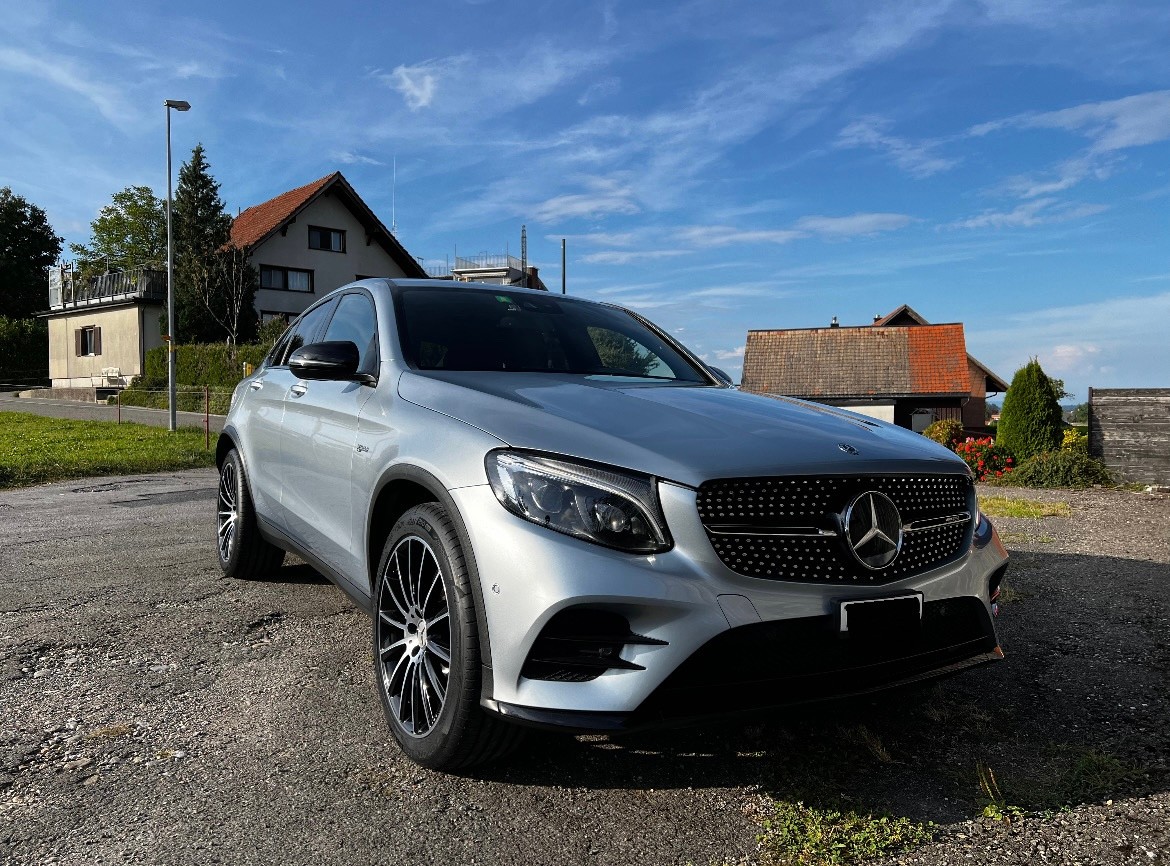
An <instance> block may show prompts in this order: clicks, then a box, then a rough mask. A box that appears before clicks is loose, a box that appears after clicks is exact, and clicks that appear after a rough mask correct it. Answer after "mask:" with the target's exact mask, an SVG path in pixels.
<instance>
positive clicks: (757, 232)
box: [677, 226, 805, 247]
mask: <svg viewBox="0 0 1170 866" xmlns="http://www.w3.org/2000/svg"><path fill="white" fill-rule="evenodd" d="M677 237H678V239H679V240H680V241H682V242H684V243H688V244H692V245H693V246H696V247H725V246H730V245H731V244H759V243H766V244H786V243H790V242H791V241H794V240H796V239H797V238H801V237H805V235H804V233H803V232H798V231H792V230H791V229H738V228H735V227H733V226H688V227H686V228H684V229H680V230H679V232H678V235H677Z"/></svg>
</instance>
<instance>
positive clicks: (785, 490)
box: [697, 475, 975, 586]
mask: <svg viewBox="0 0 1170 866" xmlns="http://www.w3.org/2000/svg"><path fill="white" fill-rule="evenodd" d="M870 490H872V491H877V492H879V493H882V494H884V495H885V496H888V497H889V498H890V500H891V501H893V503H894V505H895V506H896V507H897V509H898V513H899V514H900V516H901V518H902V523H903V526H904V527H905V534H904V540H903V544H902V550H901V552H900V553H899V554H898V556H897V558H895V559H894V560H893V562H892V563H890V564H889V565H888V566H886V567H885V568H882V569H876V570H874V569H869V568H866V567H865V566H864V565H862V564H861V563H859V562H858V561H857V559H856V558H855V557H854V556H853V553H852V551H851V550H850V547H849V545H848V543H847V542H846V539H845V530H844V525H843V520H842V515H843V512H844V511H845V509H846V508H847V507H848V505H849V503H850V502H852V501H853V500H854V499H855V498H856V497H857V496H858V495H860V494H862V493H864V492H865V491H870ZM697 504H698V510H699V519H700V520H701V521H702V523H703V527H704V528H705V529H706V530H707V537H708V538H709V539H710V540H711V546H712V547H713V548H714V549H715V552H716V554H718V556H719V559H720V560H721V561H722V562H723V564H724V565H726V566H727V567H728V568H730V569H731V570H733V571H735V572H737V573H739V574H743V575H746V576H748V577H759V578H764V579H767V580H789V581H802V582H810V583H836V584H847V585H867V586H877V585H881V584H885V583H891V582H893V581H895V580H901V579H903V578H906V577H912V576H913V575H916V574H921V573H923V572H926V571H929V570H931V569H933V568H938V567H939V566H941V565H945V564H946V563H948V562H952V561H954V560H955V559H957V558H958V557H960V556H961V555H962V554H963V553H964V552H966V550H967V547H968V545H969V544H970V542H971V532H972V527H973V524H974V521H973V520H972V519H971V518H972V516H973V515H974V514H975V488H974V485H973V484H972V483H971V480H970V478H969V477H968V476H967V475H882V476H835V475H830V476H800V477H783V478H725V479H719V480H716V481H707V482H705V483H704V484H703V485H702V486H700V487H699V491H698V497H697Z"/></svg>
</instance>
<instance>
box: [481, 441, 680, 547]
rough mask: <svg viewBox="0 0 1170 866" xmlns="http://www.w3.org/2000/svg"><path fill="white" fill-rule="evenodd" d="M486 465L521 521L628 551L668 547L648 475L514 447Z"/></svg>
mask: <svg viewBox="0 0 1170 866" xmlns="http://www.w3.org/2000/svg"><path fill="white" fill-rule="evenodd" d="M484 465H485V466H486V468H487V475H488V480H489V481H490V482H491V485H492V490H493V491H494V492H495V494H496V498H497V499H498V500H500V504H501V505H503V506H504V507H505V508H507V509H508V510H509V511H511V512H512V513H513V514H516V515H519V516H520V517H523V518H524V519H525V520H531V521H532V522H533V523H536V524H539V525H540V526H545V527H548V528H549V529H553V530H555V531H557V532H563V533H565V534H566V535H572V536H575V537H577V538H583V539H585V540H586V541H592V542H594V543H595V544H603V545H605V546H606V547H615V548H617V549H618V550H625V551H629V552H630V553H657V552H660V551H663V550H666V549H668V548H669V547H670V539H669V538H668V536H667V534H666V530H665V528H664V527H665V520H663V518H662V515H661V511H660V509H659V507H658V500H657V497H656V496H655V492H654V487H653V485H652V483H651V481H650V480H649V479H644V478H638V477H637V476H633V475H626V474H624V473H621V472H615V471H611V470H607V469H597V468H594V467H591V466H583V465H581V464H578V463H569V462H567V461H563V460H553V459H550V458H548V457H536V456H534V455H530V454H518V453H516V452H514V451H492V452H490V453H489V454H488V455H487V457H486V458H485V459H484Z"/></svg>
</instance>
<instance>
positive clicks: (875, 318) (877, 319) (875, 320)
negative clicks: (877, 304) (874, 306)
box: [873, 313, 882, 325]
mask: <svg viewBox="0 0 1170 866" xmlns="http://www.w3.org/2000/svg"><path fill="white" fill-rule="evenodd" d="M881 320H882V314H881V313H874V314H873V323H874V324H875V325H876V324H877V323H878V322H880V321H881Z"/></svg>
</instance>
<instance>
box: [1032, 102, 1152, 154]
mask: <svg viewBox="0 0 1170 866" xmlns="http://www.w3.org/2000/svg"><path fill="white" fill-rule="evenodd" d="M1022 125H1024V126H1032V127H1044V128H1050V129H1066V130H1069V131H1075V132H1080V133H1081V134H1083V135H1085V136H1088V137H1089V138H1091V139H1092V140H1093V146H1092V150H1093V151H1094V152H1096V153H1104V152H1108V151H1112V150H1122V149H1124V148H1128V147H1140V146H1141V145H1145V144H1154V143H1155V142H1159V141H1165V140H1167V139H1170V90H1157V91H1152V92H1150V93H1139V94H1136V95H1134V96H1126V97H1124V98H1122V99H1115V100H1112V101H1110V102H1091V103H1086V104H1085V105H1078V106H1075V107H1074V108H1065V109H1062V110H1060V111H1049V112H1047V113H1044V114H1036V115H1032V116H1031V117H1026V118H1024V119H1023V120H1022Z"/></svg>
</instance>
